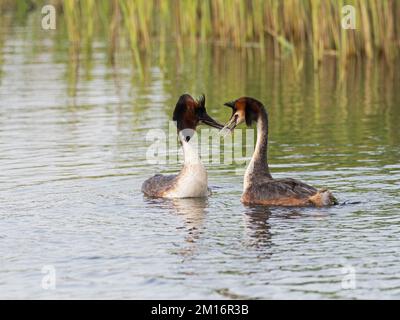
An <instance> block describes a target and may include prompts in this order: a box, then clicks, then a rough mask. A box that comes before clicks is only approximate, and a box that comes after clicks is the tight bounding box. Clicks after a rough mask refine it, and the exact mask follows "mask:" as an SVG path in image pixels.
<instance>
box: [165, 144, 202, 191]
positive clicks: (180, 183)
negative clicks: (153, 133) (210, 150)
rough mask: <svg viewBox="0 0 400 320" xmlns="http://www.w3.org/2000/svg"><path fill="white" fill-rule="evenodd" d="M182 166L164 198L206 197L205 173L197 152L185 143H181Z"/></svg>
mask: <svg viewBox="0 0 400 320" xmlns="http://www.w3.org/2000/svg"><path fill="white" fill-rule="evenodd" d="M182 146H183V157H184V165H183V168H182V170H181V172H180V173H179V175H178V179H177V182H176V185H175V186H174V188H172V189H171V190H170V191H168V192H167V193H166V194H165V195H164V197H166V198H198V197H206V196H207V195H208V178H207V171H206V168H205V167H204V165H203V164H202V163H201V160H200V157H199V155H198V153H197V150H196V149H195V148H194V146H192V145H191V144H189V143H187V142H186V141H183V142H182Z"/></svg>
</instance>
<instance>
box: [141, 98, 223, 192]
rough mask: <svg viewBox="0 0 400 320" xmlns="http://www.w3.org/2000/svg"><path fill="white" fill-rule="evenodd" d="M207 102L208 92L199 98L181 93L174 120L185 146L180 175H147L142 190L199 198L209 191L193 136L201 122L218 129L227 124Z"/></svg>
mask: <svg viewBox="0 0 400 320" xmlns="http://www.w3.org/2000/svg"><path fill="white" fill-rule="evenodd" d="M205 102H206V100H205V97H204V95H202V96H200V98H199V99H198V100H195V99H193V98H192V97H191V96H190V95H188V94H184V95H182V96H180V98H179V100H178V102H177V103H176V106H175V110H174V114H173V120H174V121H176V126H177V131H178V136H179V140H180V142H181V144H182V148H183V168H182V170H181V171H180V173H179V174H178V175H167V176H166V175H161V174H156V175H155V176H153V177H151V178H149V179H147V180H146V181H145V182H143V185H142V192H143V193H144V194H145V195H147V196H150V197H162V198H198V197H206V196H207V195H208V194H209V189H208V179H207V171H206V169H205V167H204V165H203V164H202V163H201V160H200V157H199V155H198V153H197V150H196V148H195V146H193V145H192V144H191V143H190V139H191V138H192V136H193V134H194V132H195V130H196V127H197V126H198V125H199V124H201V123H204V124H206V125H209V126H211V127H214V128H217V129H222V128H223V125H221V124H219V123H218V122H216V121H215V120H214V119H212V118H211V117H210V116H209V115H208V114H207V112H206V108H205Z"/></svg>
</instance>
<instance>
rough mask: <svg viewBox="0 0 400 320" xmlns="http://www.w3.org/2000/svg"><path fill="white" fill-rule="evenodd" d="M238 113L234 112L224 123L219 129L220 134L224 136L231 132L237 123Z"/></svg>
mask: <svg viewBox="0 0 400 320" xmlns="http://www.w3.org/2000/svg"><path fill="white" fill-rule="evenodd" d="M237 120H238V115H237V114H235V115H233V116H232V118H231V119H230V120H229V121H228V122H227V123H226V124H225V126H224V127H223V128H222V129H221V131H220V134H221V135H223V136H226V135H227V134H228V133H231V132H232V131H233V129H235V128H236V126H237V125H238V121H237Z"/></svg>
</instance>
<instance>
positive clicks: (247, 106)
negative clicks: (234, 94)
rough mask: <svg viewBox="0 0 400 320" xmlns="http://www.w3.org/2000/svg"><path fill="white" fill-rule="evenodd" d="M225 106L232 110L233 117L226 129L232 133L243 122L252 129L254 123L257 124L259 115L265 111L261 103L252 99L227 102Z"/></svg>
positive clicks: (242, 98)
mask: <svg viewBox="0 0 400 320" xmlns="http://www.w3.org/2000/svg"><path fill="white" fill-rule="evenodd" d="M224 105H225V106H227V107H230V108H232V116H231V118H230V119H229V121H228V123H227V124H226V125H225V127H224V128H226V129H229V130H231V131H232V130H233V129H235V127H236V126H237V125H239V124H241V123H242V122H246V125H247V126H248V127H250V126H251V125H252V124H253V122H254V121H255V122H257V120H258V117H259V115H260V114H261V113H262V111H263V110H264V107H263V105H262V103H261V102H260V101H258V100H256V99H254V98H250V97H241V98H239V99H236V100H234V101H230V102H226V103H224Z"/></svg>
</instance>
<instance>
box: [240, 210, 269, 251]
mask: <svg viewBox="0 0 400 320" xmlns="http://www.w3.org/2000/svg"><path fill="white" fill-rule="evenodd" d="M270 216H271V211H270V210H269V208H268V207H265V206H246V207H245V211H244V214H243V219H244V225H245V245H246V246H249V247H253V248H255V249H257V250H260V251H262V252H263V256H264V255H266V256H269V255H270V250H267V251H265V250H264V249H269V248H270V247H271V245H272V241H271V225H270V223H269V221H268V220H269V218H270Z"/></svg>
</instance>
